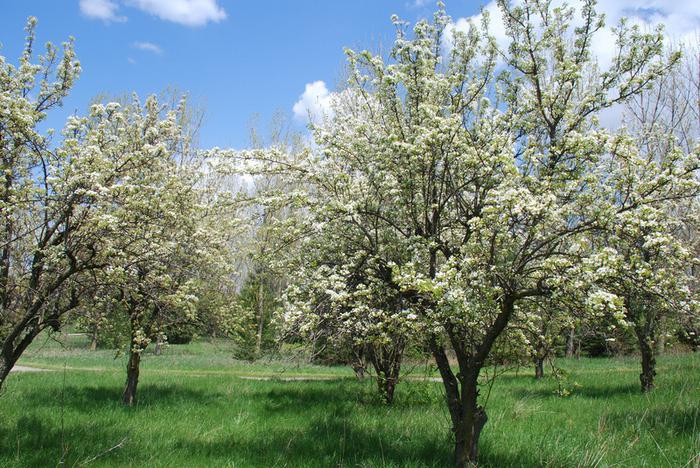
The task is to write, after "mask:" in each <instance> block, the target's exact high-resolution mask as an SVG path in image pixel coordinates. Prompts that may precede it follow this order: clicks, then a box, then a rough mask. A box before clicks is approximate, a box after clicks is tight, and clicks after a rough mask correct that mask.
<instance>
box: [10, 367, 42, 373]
mask: <svg viewBox="0 0 700 468" xmlns="http://www.w3.org/2000/svg"><path fill="white" fill-rule="evenodd" d="M48 371H50V369H39V368H37V367H27V366H15V367H13V368H12V369H11V370H10V372H48Z"/></svg>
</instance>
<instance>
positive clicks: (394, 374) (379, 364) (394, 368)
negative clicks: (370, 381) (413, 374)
mask: <svg viewBox="0 0 700 468" xmlns="http://www.w3.org/2000/svg"><path fill="white" fill-rule="evenodd" d="M403 350H404V344H403V340H401V339H397V340H395V341H394V343H393V344H391V345H386V346H379V347H376V346H372V345H370V346H368V350H367V351H368V352H367V354H368V355H369V359H370V361H371V362H372V366H373V367H374V371H375V373H376V374H377V387H378V388H379V394H380V395H381V396H382V398H383V399H384V402H385V403H386V404H387V405H390V404H392V403H393V402H394V391H395V390H396V384H397V383H398V381H399V373H400V371H401V359H402V358H403Z"/></svg>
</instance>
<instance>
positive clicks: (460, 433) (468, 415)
mask: <svg viewBox="0 0 700 468" xmlns="http://www.w3.org/2000/svg"><path fill="white" fill-rule="evenodd" d="M478 396H479V389H478V387H477V382H476V379H472V378H469V377H468V378H467V379H463V380H462V405H461V406H462V408H461V409H462V411H461V413H459V414H457V415H456V416H457V419H458V422H457V424H455V427H454V431H455V466H456V467H458V468H464V467H467V466H474V465H476V462H477V459H478V455H479V437H480V436H481V431H482V429H483V428H484V425H486V421H487V420H488V417H487V416H486V410H485V409H484V408H483V407H482V406H479V405H478V404H477V397H478ZM454 419H455V417H454V416H453V420H454Z"/></svg>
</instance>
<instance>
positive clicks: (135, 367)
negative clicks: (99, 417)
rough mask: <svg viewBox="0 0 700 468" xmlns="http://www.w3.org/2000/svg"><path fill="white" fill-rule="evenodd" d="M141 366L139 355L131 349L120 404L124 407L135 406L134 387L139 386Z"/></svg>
mask: <svg viewBox="0 0 700 468" xmlns="http://www.w3.org/2000/svg"><path fill="white" fill-rule="evenodd" d="M140 364H141V353H140V352H135V351H134V350H133V348H132V349H131V350H130V351H129V363H128V364H127V366H126V385H125V387H124V394H123V396H122V402H123V403H124V404H125V405H126V406H134V405H135V404H136V387H137V386H138V384H139V365H140Z"/></svg>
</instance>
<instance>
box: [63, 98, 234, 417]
mask: <svg viewBox="0 0 700 468" xmlns="http://www.w3.org/2000/svg"><path fill="white" fill-rule="evenodd" d="M182 112H184V104H183V106H182V107H180V108H178V109H176V110H175V111H170V112H167V113H166V114H165V115H163V108H162V107H161V106H160V105H159V104H158V101H157V100H156V98H155V97H150V98H148V99H147V100H146V102H145V103H144V104H143V105H142V104H141V103H140V102H139V101H138V99H134V101H133V102H132V103H130V104H128V105H124V106H122V105H119V104H116V103H110V104H107V105H102V104H97V105H94V106H93V107H92V113H91V116H90V117H89V118H86V119H77V125H78V127H77V128H76V134H77V135H78V136H77V137H76V138H74V139H68V140H67V142H66V144H69V145H72V146H74V147H75V148H92V150H93V151H94V153H96V154H99V155H100V156H101V157H102V158H104V159H105V160H107V161H109V163H110V165H114V166H118V167H121V168H122V170H123V171H124V172H123V174H122V175H121V176H120V177H119V178H118V179H117V180H115V181H114V186H113V187H112V189H111V193H110V197H109V198H108V199H107V200H106V201H107V202H106V203H105V204H104V205H103V206H102V207H101V208H102V216H103V218H104V219H108V220H109V222H110V223H111V224H112V225H113V226H115V233H116V235H115V236H112V237H111V238H109V239H107V241H108V242H109V244H108V247H107V248H108V255H109V256H108V259H109V268H106V269H104V270H103V271H102V272H101V275H99V276H98V279H99V282H100V284H103V285H107V286H106V287H104V288H103V289H102V291H103V292H104V293H105V294H106V295H107V296H108V297H111V301H112V303H113V306H114V308H115V309H116V310H117V311H123V312H124V313H125V314H126V317H127V319H128V323H129V330H130V339H129V362H128V365H127V381H126V386H125V390H124V395H123V402H124V404H126V405H133V404H134V403H135V402H136V389H137V385H138V377H139V366H140V361H141V353H142V352H143V351H144V350H145V349H146V347H147V346H148V345H149V343H150V341H151V339H152V337H154V336H156V337H157V336H160V335H162V334H163V331H164V329H165V328H167V327H168V326H172V325H177V324H178V323H181V322H183V321H187V320H189V321H191V320H193V319H194V318H195V317H194V316H195V312H196V310H197V308H196V305H197V304H196V303H197V300H198V296H199V295H200V294H199V292H200V289H203V287H204V286H205V285H206V284H207V283H208V282H210V281H211V282H214V281H215V280H214V279H215V278H218V277H220V276H225V275H221V274H222V273H223V270H224V269H225V265H226V261H225V260H224V257H225V255H226V252H227V249H226V248H225V247H226V246H225V239H226V235H227V234H228V231H226V230H225V229H223V227H225V226H226V225H227V224H228V223H227V222H226V220H225V219H223V220H221V221H218V220H217V221H215V219H216V218H218V215H219V214H221V213H220V212H219V211H218V210H217V209H216V208H217V206H216V205H211V204H208V203H204V202H205V201H207V200H209V198H208V197H207V194H206V190H207V188H208V187H207V186H206V185H202V184H200V181H201V176H202V172H201V168H202V165H201V164H199V163H197V162H195V161H194V160H193V158H191V157H190V158H187V159H188V160H189V162H188V163H187V164H180V163H179V161H181V160H182V159H183V158H182V157H181V156H182V155H181V154H180V153H179V152H180V151H182V150H181V148H183V145H184V143H183V141H182V140H183V139H184V138H185V133H184V132H183V127H182V125H180V124H179V122H181V121H182V118H181V113H182ZM215 222H216V223H217V224H216V226H217V227H215V224H214V223H215ZM215 270H216V272H214V271H215ZM102 300H103V297H100V298H98V302H97V304H96V305H99V304H100V302H101V301H102ZM165 338H166V337H164V336H163V337H162V340H164V339H165ZM159 341H160V340H159Z"/></svg>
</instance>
